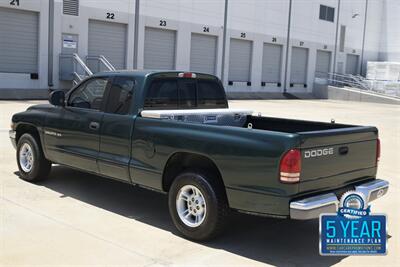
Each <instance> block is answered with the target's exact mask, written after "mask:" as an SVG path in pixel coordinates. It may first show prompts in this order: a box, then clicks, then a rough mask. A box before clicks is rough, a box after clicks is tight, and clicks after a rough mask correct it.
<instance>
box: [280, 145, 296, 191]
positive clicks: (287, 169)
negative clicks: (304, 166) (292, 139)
mask: <svg viewBox="0 0 400 267" xmlns="http://www.w3.org/2000/svg"><path fill="white" fill-rule="evenodd" d="M279 170H280V180H281V182H284V183H297V182H299V181H300V173H301V152H300V150H298V149H292V150H289V151H288V152H286V154H285V155H284V156H283V157H282V159H281V163H280V165H279Z"/></svg>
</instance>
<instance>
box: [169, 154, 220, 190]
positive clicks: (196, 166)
mask: <svg viewBox="0 0 400 267" xmlns="http://www.w3.org/2000/svg"><path fill="white" fill-rule="evenodd" d="M187 170H194V171H199V172H202V173H204V174H209V175H213V177H214V180H213V182H216V183H217V184H218V185H219V186H221V187H222V188H223V190H224V192H225V194H226V191H225V184H224V181H223V179H222V175H221V172H220V170H219V169H218V166H217V164H215V162H214V161H213V160H212V159H210V158H209V157H207V156H204V155H200V154H196V153H191V152H176V153H174V154H172V155H171V156H170V157H169V159H168V160H167V163H166V164H165V167H164V170H163V175H162V189H163V191H165V192H168V191H169V189H170V187H171V185H172V183H173V181H174V179H175V178H176V176H177V175H179V174H180V173H182V172H184V171H187Z"/></svg>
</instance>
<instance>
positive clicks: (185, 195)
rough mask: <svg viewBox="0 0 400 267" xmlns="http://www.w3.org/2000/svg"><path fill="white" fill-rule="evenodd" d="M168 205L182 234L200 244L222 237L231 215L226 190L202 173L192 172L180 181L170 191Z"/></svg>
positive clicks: (176, 180)
mask: <svg viewBox="0 0 400 267" xmlns="http://www.w3.org/2000/svg"><path fill="white" fill-rule="evenodd" d="M214 178H215V177H214ZM168 204H169V212H170V214H171V217H172V220H173V222H174V224H175V226H176V228H177V229H178V230H179V232H180V233H182V234H183V235H184V236H185V237H187V238H189V239H192V240H197V241H204V240H209V239H212V238H214V237H215V236H217V235H218V234H220V233H221V232H222V231H223V228H224V223H225V219H226V217H227V214H228V211H229V207H228V204H227V201H226V196H225V191H224V190H223V187H222V186H221V185H219V184H218V183H216V182H212V180H211V177H207V176H205V175H203V174H199V173H190V172H188V173H183V174H181V175H179V176H178V177H176V179H175V180H174V182H173V183H172V185H171V188H170V191H169V196H168Z"/></svg>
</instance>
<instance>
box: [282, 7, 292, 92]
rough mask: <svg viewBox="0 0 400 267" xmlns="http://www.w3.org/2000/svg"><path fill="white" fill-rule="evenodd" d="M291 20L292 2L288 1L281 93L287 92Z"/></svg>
mask: <svg viewBox="0 0 400 267" xmlns="http://www.w3.org/2000/svg"><path fill="white" fill-rule="evenodd" d="M291 20H292V0H290V1H289V14H288V29H287V35H286V59H285V79H284V80H283V93H286V92H287V89H286V80H287V71H288V63H289V44H290V24H291Z"/></svg>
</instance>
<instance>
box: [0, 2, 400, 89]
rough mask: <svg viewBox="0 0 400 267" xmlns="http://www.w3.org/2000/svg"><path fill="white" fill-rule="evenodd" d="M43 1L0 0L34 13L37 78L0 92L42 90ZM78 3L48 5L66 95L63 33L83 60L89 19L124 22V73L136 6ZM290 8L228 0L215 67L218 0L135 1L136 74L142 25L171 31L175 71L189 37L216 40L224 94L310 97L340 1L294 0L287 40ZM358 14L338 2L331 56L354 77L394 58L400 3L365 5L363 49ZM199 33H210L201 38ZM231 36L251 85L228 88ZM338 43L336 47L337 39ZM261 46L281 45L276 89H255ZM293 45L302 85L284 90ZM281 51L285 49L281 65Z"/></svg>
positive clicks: (361, 6)
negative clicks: (350, 67)
mask: <svg viewBox="0 0 400 267" xmlns="http://www.w3.org/2000/svg"><path fill="white" fill-rule="evenodd" d="M49 1H52V0H37V1H20V5H19V6H11V5H10V0H0V8H17V9H22V10H32V11H35V12H40V16H39V18H40V23H39V25H40V30H39V34H40V36H39V43H40V45H39V63H38V64H39V67H38V72H39V78H38V80H32V79H31V78H30V75H29V74H13V73H0V90H1V88H9V89H47V88H49V85H48V26H49ZM79 2H80V8H79V16H70V15H64V14H63V12H62V0H54V33H53V34H54V36H53V76H52V80H53V86H52V88H62V89H67V88H70V87H71V82H68V81H60V79H59V71H60V69H59V64H60V60H59V55H60V54H61V52H62V34H63V33H64V34H77V35H78V36H79V42H78V54H79V56H80V57H81V58H83V59H84V58H85V57H86V56H87V55H88V22H89V19H95V20H101V21H108V22H115V23H123V24H126V27H127V40H126V42H127V44H126V47H127V49H126V67H127V68H128V69H130V68H133V65H134V64H133V58H134V28H135V27H134V26H135V25H134V23H135V0H113V1H91V0H80V1H79ZM289 3H290V0H279V1H278V0H264V1H260V0H229V6H228V19H227V38H226V43H225V62H222V58H223V57H222V52H223V46H224V44H223V34H224V7H225V0H142V1H140V10H139V14H140V17H139V34H138V62H137V63H138V68H143V66H144V56H143V55H144V49H145V47H144V35H145V28H146V27H153V28H161V29H169V30H175V31H176V33H177V37H176V38H177V39H176V59H175V66H176V69H179V70H187V69H189V67H190V47H191V34H192V33H201V34H206V35H213V36H216V37H217V38H218V39H217V40H218V42H217V43H218V45H217V61H216V73H217V75H218V76H220V77H221V78H223V82H224V85H225V86H226V89H227V91H230V92H272V93H276V92H283V91H284V89H285V87H284V86H285V85H286V89H287V91H288V92H311V91H312V88H313V82H314V74H315V64H316V55H317V50H325V51H329V52H331V53H332V56H333V55H334V54H335V44H336V28H337V15H338V4H339V0H293V1H292V10H291V23H290V39H289V42H287V35H288V17H289ZM320 4H323V5H326V6H329V7H333V8H335V20H334V22H329V21H324V20H320V19H319V8H320ZM365 8H366V0H359V1H346V0H341V1H340V12H339V25H338V26H339V34H340V26H341V25H345V26H346V38H345V50H344V52H340V51H339V50H337V51H336V54H337V60H336V61H337V62H336V70H338V64H339V63H341V64H343V65H344V66H345V65H346V58H347V54H354V55H358V56H359V57H360V58H361V57H362V59H363V65H362V63H361V62H359V71H362V72H364V71H365V63H366V62H367V61H368V60H373V61H376V60H378V59H382V60H400V59H399V56H400V53H399V47H400V33H399V30H400V27H398V25H399V19H398V16H397V14H398V13H399V12H400V3H399V2H398V1H396V0H384V1H380V0H368V12H367V19H366V24H365V25H366V34H365V42H364V50H363V41H362V40H363V31H364V21H365ZM107 13H114V18H113V19H112V20H111V19H109V18H107ZM161 20H162V21H166V25H165V26H164V25H160V21H161ZM204 28H207V29H209V30H208V31H207V32H204ZM244 36H245V37H244ZM231 38H236V39H245V40H249V41H251V42H252V56H251V70H250V82H251V85H248V84H247V83H241V82H235V83H233V84H232V85H229V84H228V82H229V81H228V76H229V60H230V59H229V55H230V40H231ZM338 39H339V38H338ZM337 42H338V43H339V41H337ZM264 43H276V44H280V45H282V47H283V54H282V64H281V85H280V86H278V84H276V85H275V84H268V85H266V86H262V54H263V44H264ZM287 44H288V45H287ZM287 46H288V47H287ZM293 47H304V48H308V50H309V53H308V64H307V79H306V84H307V86H306V87H303V86H294V87H290V77H291V73H290V66H291V56H292V48H293ZM287 48H288V49H287ZM286 50H288V54H287V59H286ZM0 60H1V59H0ZM286 63H287V65H286ZM223 66H224V67H223ZM361 66H363V67H361ZM333 68H334V60H333V58H332V60H331V70H333ZM362 69H363V70H362ZM222 71H223V73H222ZM285 77H286V80H285ZM0 92H1V91H0ZM0 97H1V93H0Z"/></svg>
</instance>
